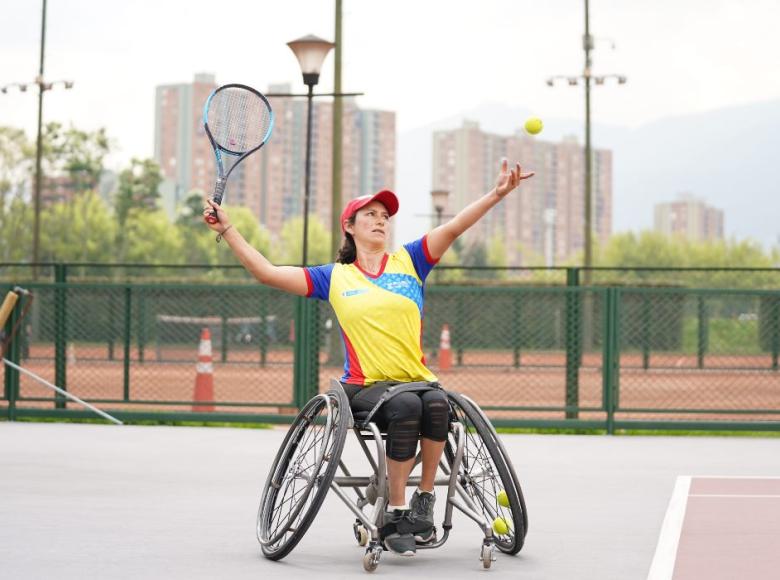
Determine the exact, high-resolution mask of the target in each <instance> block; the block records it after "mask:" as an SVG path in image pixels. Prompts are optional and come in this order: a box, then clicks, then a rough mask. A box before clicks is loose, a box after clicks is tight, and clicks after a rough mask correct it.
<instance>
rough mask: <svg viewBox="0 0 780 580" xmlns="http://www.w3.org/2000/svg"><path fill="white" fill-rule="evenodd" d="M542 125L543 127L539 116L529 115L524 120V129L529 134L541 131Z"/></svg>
mask: <svg viewBox="0 0 780 580" xmlns="http://www.w3.org/2000/svg"><path fill="white" fill-rule="evenodd" d="M543 127H544V123H542V120H541V119H540V118H539V117H530V118H529V119H528V120H527V121H526V122H525V130H526V131H527V132H528V134H530V135H536V134H537V133H541V132H542V128H543Z"/></svg>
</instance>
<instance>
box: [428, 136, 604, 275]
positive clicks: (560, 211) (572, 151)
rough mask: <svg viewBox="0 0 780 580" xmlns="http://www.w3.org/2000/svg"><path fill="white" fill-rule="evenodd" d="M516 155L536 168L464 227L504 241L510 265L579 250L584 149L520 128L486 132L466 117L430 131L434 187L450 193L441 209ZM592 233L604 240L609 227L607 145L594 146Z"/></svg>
mask: <svg viewBox="0 0 780 580" xmlns="http://www.w3.org/2000/svg"><path fill="white" fill-rule="evenodd" d="M503 157H506V158H507V159H508V160H509V161H510V162H513V161H519V162H520V163H522V165H523V168H524V171H528V170H533V171H535V172H536V175H535V176H534V177H533V178H532V179H529V180H528V181H525V182H523V184H522V185H521V186H520V188H519V190H518V191H515V192H513V193H511V194H510V195H509V196H507V198H506V199H505V200H504V201H503V202H502V203H500V204H499V205H497V206H496V207H495V208H493V209H492V210H491V211H490V213H488V214H487V216H486V217H485V218H484V219H483V220H481V221H480V222H478V224H477V225H476V226H475V229H474V230H473V231H469V232H468V233H467V238H466V239H465V240H464V242H465V243H466V244H468V243H473V242H474V241H476V240H482V241H489V240H491V239H493V238H495V237H498V238H499V239H501V240H503V243H504V244H505V247H506V253H507V258H508V261H509V264H510V265H513V266H514V265H518V266H519V265H530V264H534V263H540V262H543V263H545V264H546V265H550V266H551V265H555V264H561V263H563V262H564V261H565V260H567V259H569V258H571V257H572V255H573V254H575V253H576V252H579V251H582V250H583V249H584V236H583V230H584V215H585V212H584V190H585V186H584V170H585V167H584V165H585V163H584V161H585V155H584V148H583V147H582V146H581V145H579V144H578V143H577V141H576V139H574V138H570V139H566V140H564V141H563V142H561V143H551V142H547V141H541V140H539V139H538V138H531V137H528V136H527V135H524V134H516V135H512V136H505V135H496V134H490V133H487V132H485V131H482V130H481V129H480V128H479V125H478V124H477V123H475V122H472V121H466V122H464V123H463V126H462V127H460V128H458V129H454V130H450V131H437V132H435V133H434V135H433V188H434V189H444V190H448V191H449V192H450V195H449V198H448V202H447V203H448V207H447V208H446V209H445V213H450V214H451V213H455V212H457V211H458V210H460V209H462V208H463V207H465V206H466V205H468V204H469V203H471V202H472V201H474V200H475V199H477V198H479V197H480V196H482V195H484V194H485V192H487V191H489V190H490V189H492V188H493V187H494V185H495V179H496V176H497V174H498V169H499V165H500V162H501V158H503ZM593 160H594V161H593V163H594V166H593V185H594V186H593V198H592V208H593V219H592V222H591V223H592V227H593V238H594V240H595V241H597V242H598V243H605V242H606V241H607V239H608V238H609V236H610V234H611V230H612V152H611V151H607V150H600V149H596V150H594V151H593Z"/></svg>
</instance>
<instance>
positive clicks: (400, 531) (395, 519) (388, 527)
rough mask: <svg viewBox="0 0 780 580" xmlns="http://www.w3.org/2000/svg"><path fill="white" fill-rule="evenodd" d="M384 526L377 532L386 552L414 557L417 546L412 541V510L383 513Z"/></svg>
mask: <svg viewBox="0 0 780 580" xmlns="http://www.w3.org/2000/svg"><path fill="white" fill-rule="evenodd" d="M384 521H385V525H384V526H382V529H381V530H380V532H379V535H380V538H381V539H382V543H383V544H384V546H385V548H386V549H387V550H390V551H391V552H395V553H396V554H400V555H401V556H414V555H415V553H416V552H417V546H416V544H415V541H414V534H413V533H412V532H413V527H414V520H413V518H412V510H393V511H391V512H387V511H386V512H385V518H384Z"/></svg>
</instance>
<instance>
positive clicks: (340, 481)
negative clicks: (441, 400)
mask: <svg viewBox="0 0 780 580" xmlns="http://www.w3.org/2000/svg"><path fill="white" fill-rule="evenodd" d="M431 388H441V387H439V386H438V385H437V384H435V383H406V384H399V385H396V386H394V387H391V388H390V389H389V390H388V391H387V393H386V394H385V397H383V399H381V400H380V401H379V403H377V405H376V406H375V407H374V409H372V410H371V411H370V412H363V413H355V416H353V413H352V411H351V410H350V406H349V400H348V399H347V395H346V393H345V392H344V389H343V387H342V386H341V383H339V381H337V380H335V379H334V380H332V381H331V386H330V389H329V390H328V391H327V392H326V393H321V394H319V395H316V396H315V397H313V398H312V399H311V400H310V401H309V402H308V403H307V404H306V405H305V406H304V407H303V409H301V411H300V413H299V414H298V416H297V417H296V418H295V420H294V421H293V423H292V425H291V426H290V429H289V430H288V432H287V435H286V436H285V438H284V441H283V442H282V445H281V447H280V449H279V451H278V453H277V454H276V458H275V459H274V462H273V465H272V467H271V471H270V473H269V474H268V479H267V481H266V483H265V488H264V489H263V493H262V499H261V501H260V507H259V509H258V514H257V539H258V541H259V542H260V545H261V549H262V552H263V554H264V555H265V557H266V558H269V559H271V560H280V559H282V558H284V557H285V556H286V555H287V554H289V553H290V552H291V551H292V550H293V548H295V546H296V545H297V544H298V542H299V541H300V540H301V538H303V536H304V534H305V533H306V530H308V528H309V526H310V525H311V524H312V522H313V521H314V518H315V517H316V515H317V512H318V510H319V508H320V506H321V504H322V502H323V500H324V499H325V494H326V493H327V492H328V490H332V491H333V492H334V493H335V494H336V495H337V496H338V497H339V498H341V500H342V501H343V502H344V503H345V504H346V506H347V507H348V508H349V509H350V510H351V511H352V513H353V514H354V515H355V516H356V518H357V519H356V520H355V522H354V524H353V531H354V534H355V539H356V540H357V542H358V543H359V544H360V546H365V547H366V551H365V555H364V557H363V568H364V569H365V570H366V571H367V572H373V571H374V570H376V568H377V566H378V565H379V558H380V556H381V554H382V551H383V550H384V548H383V545H382V542H381V539H380V528H381V527H382V525H383V521H382V520H383V517H384V511H385V509H384V508H385V504H386V502H387V498H388V483H387V477H386V473H387V470H386V460H385V447H384V443H383V440H384V439H385V438H386V434H384V433H381V432H380V430H379V428H378V427H377V425H376V423H374V422H372V421H371V419H372V417H373V415H374V413H375V412H376V410H377V409H378V408H379V406H380V405H381V404H382V403H384V402H386V400H387V399H388V398H390V397H392V396H394V394H397V393H400V392H405V391H409V390H412V391H421V390H425V389H431ZM445 393H446V395H447V399H448V401H449V407H450V417H449V420H450V427H449V434H448V437H447V441H446V442H445V447H444V453H443V454H442V459H441V462H440V464H439V468H440V472H439V474H437V477H436V480H435V484H436V485H437V486H446V487H447V497H446V500H447V503H446V507H445V514H444V522H443V523H442V526H441V528H442V532H443V533H442V535H441V537H439V535H438V533H437V534H436V536H435V538H434V539H433V540H432V541H431V542H429V543H427V544H422V545H420V544H418V546H417V548H418V549H431V548H438V547H440V546H442V545H443V544H444V543H445V542H446V541H447V538H448V536H449V533H450V530H451V529H452V511H453V508H458V509H459V510H460V511H461V512H463V513H464V514H465V515H466V516H468V517H469V518H471V519H472V520H473V521H474V522H476V524H477V525H478V526H479V528H480V529H481V531H482V533H483V536H484V537H483V539H482V546H481V549H480V552H479V559H480V560H481V561H482V565H483V567H484V568H490V566H491V564H492V563H493V562H494V561H495V560H496V558H495V548H498V549H499V550H500V551H501V552H504V553H506V554H516V553H517V552H519V551H520V549H521V548H522V547H523V542H524V540H525V535H526V533H527V532H528V513H527V511H526V506H525V500H524V498H523V492H522V490H521V488H520V481H519V480H518V478H517V475H516V473H515V470H514V468H513V467H512V462H511V460H510V458H509V455H508V454H507V452H506V449H505V448H504V446H503V444H502V443H501V440H500V439H499V438H498V436H497V434H496V431H495V429H494V428H493V426H492V425H491V423H490V421H489V420H488V418H487V417H486V416H485V414H484V413H483V412H482V410H481V409H480V408H479V407H478V406H477V405H476V403H474V402H473V401H472V400H471V399H469V398H468V397H466V396H464V395H460V394H457V393H453V392H447V391H445ZM350 429H351V430H353V431H354V433H355V434H356V435H357V439H358V442H359V443H360V446H361V447H362V449H363V451H364V453H365V455H366V457H367V458H368V461H369V463H370V465H371V468H372V474H371V475H370V476H367V477H361V476H355V475H352V474H351V472H350V471H349V469H348V468H347V466H346V465H344V462H343V461H342V460H341V454H342V451H343V449H344V442H345V440H346V437H347V431H348V430H350ZM372 441H373V446H374V447H375V448H376V455H375V456H373V455H372V453H371V451H370V449H369V448H370V447H371V446H372V445H371V442H372ZM420 461H421V456H420V453H418V454H417V457H416V459H415V465H417V464H418V463H419V462H420ZM337 470H340V471H341V473H342V474H343V475H337V474H336V472H337ZM419 482H420V478H419V477H410V478H409V481H408V483H407V485H408V486H417V485H419ZM344 488H353V490H354V492H355V494H356V496H357V500H356V501H355V500H352V499H351V498H350V497H348V495H347V493H345V491H344ZM499 520H502V521H499ZM437 532H438V531H437Z"/></svg>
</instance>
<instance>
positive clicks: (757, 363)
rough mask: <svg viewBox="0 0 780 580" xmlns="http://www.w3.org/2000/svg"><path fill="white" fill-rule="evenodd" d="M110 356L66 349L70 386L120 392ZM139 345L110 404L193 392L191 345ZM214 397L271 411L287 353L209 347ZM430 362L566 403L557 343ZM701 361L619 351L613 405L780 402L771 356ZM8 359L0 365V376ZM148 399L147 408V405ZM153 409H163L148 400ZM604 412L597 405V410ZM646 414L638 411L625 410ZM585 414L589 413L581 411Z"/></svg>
mask: <svg viewBox="0 0 780 580" xmlns="http://www.w3.org/2000/svg"><path fill="white" fill-rule="evenodd" d="M31 354H32V355H33V358H31V359H28V360H25V361H23V362H22V365H23V366H24V367H25V368H26V369H28V370H30V371H32V372H34V373H37V374H39V375H40V376H41V377H43V378H45V379H46V380H49V381H52V382H53V381H54V376H55V374H54V361H53V359H52V358H42V357H53V355H54V351H53V348H49V347H46V346H36V347H34V348H33V349H32V353H31ZM115 354H116V356H117V357H118V358H117V359H115V360H113V361H111V360H107V359H108V351H107V348H106V347H105V346H104V345H102V346H98V345H78V346H76V347H75V348H74V349H73V350H72V351H71V352H70V353H69V358H70V360H69V362H68V367H67V369H68V370H67V386H68V389H69V390H70V391H71V392H72V393H74V394H75V395H77V396H79V397H82V398H85V399H91V400H100V401H107V400H113V401H121V400H122V398H123V395H124V382H123V376H124V375H123V373H124V364H123V360H122V358H121V356H122V352H121V351H118V352H116V353H115ZM139 358H140V357H139V353H138V351H137V350H133V351H132V352H131V363H130V365H129V373H130V375H129V376H130V389H129V399H130V402H129V403H123V404H121V405H119V404H116V403H110V404H109V405H110V406H111V407H112V408H117V409H118V408H123V409H132V408H136V409H138V408H143V406H139V405H138V404H137V403H133V401H151V402H161V401H178V402H184V403H185V405H184V406H183V405H181V404H179V405H170V406H166V407H165V408H166V409H182V410H186V409H187V408H188V407H187V406H186V403H187V402H188V401H191V399H192V393H193V386H194V381H195V362H196V361H197V349H196V348H194V347H193V348H184V347H179V348H175V347H165V348H161V349H159V350H158V349H155V348H154V347H152V346H150V347H149V348H148V349H146V350H145V352H144V357H143V359H144V360H143V362H141V361H140V360H139ZM214 360H215V363H214V384H215V398H216V399H217V400H218V401H221V402H235V403H252V404H267V406H265V407H263V408H257V407H255V408H254V409H255V410H256V411H259V412H266V413H268V412H276V410H277V409H278V406H279V405H285V404H289V403H291V402H292V400H293V391H292V384H293V366H292V362H293V353H292V351H289V350H271V351H269V352H268V353H267V357H266V360H265V364H261V363H260V353H259V350H258V349H251V348H246V347H244V348H242V349H236V348H234V349H233V350H230V351H228V353H227V357H226V362H222V360H221V354H220V351H219V348H218V347H216V346H215V350H214ZM601 360H602V357H601V356H600V355H599V354H597V353H592V354H587V355H585V356H584V357H583V360H582V364H583V366H582V368H580V370H579V374H578V379H579V404H580V406H581V407H582V408H583V409H584V410H585V411H588V410H590V411H589V412H590V413H591V418H594V417H595V418H601V417H602V416H603V412H601V408H602V404H603V394H602V392H603V376H602V369H601ZM431 362H432V363H433V364H432V365H431V367H432V369H433V370H434V372H437V374H438V376H439V379H440V381H441V383H442V384H443V385H444V386H445V388H447V389H450V390H454V391H458V392H462V393H465V394H467V395H469V396H471V397H473V398H474V399H475V400H477V401H478V402H479V403H480V405H482V406H523V407H529V406H532V407H556V408H560V407H563V406H564V405H565V400H566V399H565V393H566V367H565V365H566V358H565V354H564V353H562V352H536V351H531V352H521V353H520V358H519V365H518V366H515V365H514V354H513V352H512V351H504V352H498V351H466V352H465V353H464V355H463V360H462V363H463V366H454V367H453V368H452V370H450V371H447V372H439V371H438V368H437V366H436V360H435V357H431ZM320 363H321V366H320V385H321V386H324V387H325V388H327V385H328V384H329V381H330V379H331V378H334V377H338V376H340V375H341V374H342V373H343V370H342V368H341V366H340V365H330V364H328V362H327V357H326V355H325V354H324V353H323V354H322V356H321V361H320ZM704 363H705V366H704V368H698V367H697V364H698V359H697V357H696V356H695V355H693V356H692V355H681V354H669V353H657V354H653V355H651V357H650V359H649V367H648V368H647V369H645V368H643V360H642V356H641V355H640V354H636V353H626V354H623V355H622V356H621V368H620V379H619V385H620V386H619V405H620V408H622V409H707V410H711V411H712V414H709V415H707V416H706V418H708V419H724V420H734V419H735V417H738V416H735V415H724V414H721V415H718V414H717V411H719V410H726V411H728V410H734V409H738V410H743V411H751V412H755V411H761V410H772V409H774V410H777V409H780V371H778V370H772V366H771V359H770V357H769V356H768V355H767V356H747V355H745V356H736V355H734V356H726V355H709V356H707V357H705V359H704ZM3 373H4V369H0V380H2V374H3ZM20 387H21V388H20V394H21V396H22V397H27V398H34V397H43V398H47V399H51V397H52V392H51V391H50V390H48V389H46V387H43V386H41V385H39V384H37V383H36V382H35V381H34V380H32V379H30V378H29V377H25V376H22V377H21V381H20ZM41 405H48V403H30V402H23V401H22V402H20V403H19V406H20V407H24V406H41ZM146 408H150V406H149V405H147V406H146ZM153 408H154V409H155V410H163V407H162V406H160V405H154V406H153ZM220 409H221V410H225V411H238V412H241V411H248V410H249V409H248V408H247V407H243V408H242V407H238V406H236V407H220ZM599 413H600V414H599ZM493 416H496V417H499V416H500V417H526V418H563V412H561V411H557V412H556V411H534V412H527V411H526V412H520V411H518V412H512V413H508V412H499V411H495V412H493ZM642 416H644V417H647V414H645V415H642V414H641V413H640V412H639V411H633V412H631V413H626V414H624V418H634V417H642ZM585 417H587V414H586V415H585ZM665 417H666V418H678V419H683V418H702V417H703V415H701V414H700V415H697V416H693V415H686V414H683V413H677V414H676V415H674V416H673V417H672V416H671V415H666V416H665ZM777 417H778V415H776V414H775V415H771V414H765V415H764V414H761V415H756V414H753V415H751V419H755V420H772V419H774V420H776V419H777Z"/></svg>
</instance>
